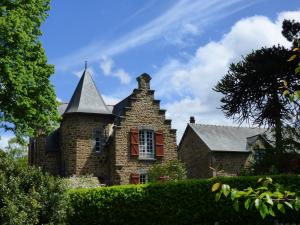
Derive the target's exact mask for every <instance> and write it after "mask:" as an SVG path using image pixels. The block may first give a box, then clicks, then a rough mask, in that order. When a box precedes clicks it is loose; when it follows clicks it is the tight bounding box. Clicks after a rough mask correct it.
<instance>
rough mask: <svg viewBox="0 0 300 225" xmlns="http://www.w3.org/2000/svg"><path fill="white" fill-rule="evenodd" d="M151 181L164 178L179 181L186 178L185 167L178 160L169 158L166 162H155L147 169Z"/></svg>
mask: <svg viewBox="0 0 300 225" xmlns="http://www.w3.org/2000/svg"><path fill="white" fill-rule="evenodd" d="M148 175H149V180H150V181H151V182H153V181H158V180H161V178H162V179H164V180H169V181H179V180H184V179H186V168H185V166H184V164H183V163H182V162H180V161H179V160H171V161H169V162H168V163H167V164H164V165H163V164H156V165H154V166H153V167H152V168H150V169H149V171H148Z"/></svg>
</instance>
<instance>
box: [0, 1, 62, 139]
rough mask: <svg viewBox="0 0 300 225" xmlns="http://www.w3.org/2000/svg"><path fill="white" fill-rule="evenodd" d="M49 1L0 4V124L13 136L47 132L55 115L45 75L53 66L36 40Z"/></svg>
mask: <svg viewBox="0 0 300 225" xmlns="http://www.w3.org/2000/svg"><path fill="white" fill-rule="evenodd" d="M49 2H50V0H4V1H1V4H0V75H1V76H0V127H3V128H5V129H7V130H12V131H13V132H14V133H15V134H16V135H17V137H22V136H33V135H37V134H41V133H47V132H49V131H50V130H51V129H52V127H53V125H55V122H56V121H57V120H58V118H59V116H58V114H57V106H58V103H57V101H56V96H55V92H54V89H53V86H52V85H51V84H50V81H49V78H50V76H51V74H53V72H54V67H53V66H52V65H49V64H48V63H47V58H46V55H45V52H44V49H43V48H42V45H41V42H40V40H39V37H40V35H41V34H42V33H41V30H40V26H41V24H42V22H43V21H44V20H45V19H46V17H47V12H48V10H49Z"/></svg>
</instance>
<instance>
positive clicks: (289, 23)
mask: <svg viewBox="0 0 300 225" xmlns="http://www.w3.org/2000/svg"><path fill="white" fill-rule="evenodd" d="M281 33H282V35H283V36H284V37H285V38H286V39H287V40H288V41H290V42H293V47H294V48H295V47H297V46H298V43H299V42H298V41H299V39H300V23H299V22H296V21H295V20H284V21H283V23H282V32H281Z"/></svg>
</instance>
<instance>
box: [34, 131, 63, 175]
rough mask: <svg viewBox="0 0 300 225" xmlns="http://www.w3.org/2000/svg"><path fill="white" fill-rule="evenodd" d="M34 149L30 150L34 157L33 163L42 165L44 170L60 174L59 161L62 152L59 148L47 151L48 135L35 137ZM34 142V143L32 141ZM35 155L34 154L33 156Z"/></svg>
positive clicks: (38, 165)
mask: <svg viewBox="0 0 300 225" xmlns="http://www.w3.org/2000/svg"><path fill="white" fill-rule="evenodd" d="M31 141H34V147H33V149H32V150H33V151H30V156H29V158H30V157H32V162H31V165H35V166H37V167H41V168H42V169H43V170H45V171H47V172H49V173H51V174H53V175H57V174H59V169H60V168H59V162H60V154H59V149H56V150H54V151H51V152H50V151H46V137H45V136H40V137H37V138H35V140H31ZM31 144H32V143H31ZM32 155H33V156H32Z"/></svg>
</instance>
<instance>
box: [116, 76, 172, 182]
mask: <svg viewBox="0 0 300 225" xmlns="http://www.w3.org/2000/svg"><path fill="white" fill-rule="evenodd" d="M148 76H149V75H148ZM150 79H151V78H150ZM150 79H149V77H147V75H146V76H143V75H142V76H140V77H139V78H138V82H139V89H135V90H134V91H133V94H132V95H131V97H130V99H129V105H128V106H127V107H126V108H125V111H124V114H123V115H121V117H120V120H119V123H118V124H117V125H116V126H115V131H114V132H115V135H114V140H113V142H114V145H115V153H114V154H115V155H114V159H112V161H114V162H115V164H114V167H113V168H112V169H113V170H114V171H113V172H112V175H113V177H112V179H113V180H112V182H113V183H114V184H128V183H129V182H130V174H131V173H137V174H139V173H141V172H143V173H144V172H147V170H148V169H149V168H150V167H151V166H153V165H154V164H155V163H162V164H164V163H166V162H168V161H170V160H174V159H177V149H176V148H177V146H176V130H174V129H172V128H171V120H167V119H166V118H165V110H161V109H160V102H159V101H157V100H154V91H153V90H150V89H149V87H150V85H149V83H148V82H149V81H150ZM145 127H147V128H149V129H152V130H154V131H156V130H162V131H163V136H164V143H163V144H164V156H163V157H162V158H155V159H153V160H139V159H138V157H131V155H130V136H129V135H130V129H131V128H140V129H141V128H145Z"/></svg>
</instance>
